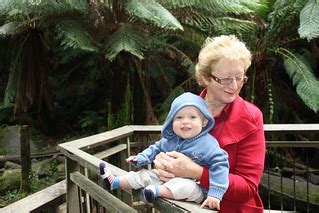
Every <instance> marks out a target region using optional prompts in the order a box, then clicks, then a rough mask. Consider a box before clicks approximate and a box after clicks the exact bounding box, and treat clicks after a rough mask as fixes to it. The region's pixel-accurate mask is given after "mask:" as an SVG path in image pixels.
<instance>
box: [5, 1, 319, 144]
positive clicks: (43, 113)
mask: <svg viewBox="0 0 319 213" xmlns="http://www.w3.org/2000/svg"><path fill="white" fill-rule="evenodd" d="M0 26H1V27H0V35H1V39H0V43H1V47H0V74H1V75H0V76H1V78H0V122H1V125H2V126H5V125H13V124H23V125H25V124H27V125H30V126H31V127H33V128H35V129H37V130H39V131H40V132H41V133H42V134H44V135H48V136H51V137H54V138H61V137H62V138H64V137H66V136H70V135H74V134H93V133H97V132H101V131H106V130H110V129H113V128H116V127H120V126H123V125H127V124H161V123H162V122H163V118H165V115H166V113H167V112H168V109H169V106H170V103H171V101H172V100H173V99H174V98H175V97H176V96H177V95H179V94H180V93H182V92H184V91H191V92H194V93H198V92H199V91H200V90H201V88H198V87H197V85H196V83H195V79H194V75H193V74H194V64H196V58H197V54H198V52H199V50H200V48H201V45H202V43H203V41H204V40H205V39H206V38H207V37H213V36H217V35H221V34H234V35H236V36H237V37H239V38H240V39H242V40H243V41H244V42H245V43H246V44H247V45H248V46H249V48H250V50H251V51H252V53H253V62H252V66H251V67H250V69H249V71H248V77H249V81H248V83H247V84H246V85H245V87H244V89H243V91H242V94H241V95H242V96H243V97H244V98H245V99H247V100H248V101H251V102H253V103H254V104H256V105H257V106H258V107H260V108H261V110H262V111H263V113H264V122H265V123H316V122H318V120H319V119H318V118H319V116H318V109H319V81H318V74H319V65H318V62H319V47H318V44H319V39H318V37H319V1H318V0H308V1H305V0H278V1H275V0H254V1H252V0H229V1H219V0H216V1H208V0H206V1H205V0H173V1H165V0H162V1H155V0H126V1H120V0H114V1H112V0H57V1H51V0H2V1H1V2H0Z"/></svg>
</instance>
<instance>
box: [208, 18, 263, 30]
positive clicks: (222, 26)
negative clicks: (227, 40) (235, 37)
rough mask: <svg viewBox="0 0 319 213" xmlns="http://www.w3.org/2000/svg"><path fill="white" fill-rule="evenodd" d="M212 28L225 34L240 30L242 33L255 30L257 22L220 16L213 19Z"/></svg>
mask: <svg viewBox="0 0 319 213" xmlns="http://www.w3.org/2000/svg"><path fill="white" fill-rule="evenodd" d="M213 28H214V29H213V30H214V31H217V32H224V33H227V34H229V33H232V32H235V31H240V32H242V33H244V32H251V31H255V30H256V29H257V24H256V22H254V21H249V20H242V19H237V18H231V17H222V18H217V19H215V20H214V22H213ZM225 30H226V32H225Z"/></svg>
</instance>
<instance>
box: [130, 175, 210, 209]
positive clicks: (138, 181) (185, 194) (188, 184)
mask: <svg viewBox="0 0 319 213" xmlns="http://www.w3.org/2000/svg"><path fill="white" fill-rule="evenodd" d="M124 177H125V178H126V179H127V181H128V182H129V184H130V185H131V186H132V188H133V189H140V188H144V187H146V186H148V185H162V186H165V187H166V188H168V189H169V190H170V191H171V192H172V194H173V197H174V199H175V200H186V201H194V202H196V203H200V202H202V201H203V199H204V194H203V191H202V189H201V188H200V187H199V185H198V184H196V182H195V181H194V180H190V179H187V178H173V179H171V180H169V181H167V182H163V181H161V180H160V179H159V176H158V174H157V172H156V170H146V169H143V170H140V171H138V172H129V173H128V174H127V175H125V176H124Z"/></svg>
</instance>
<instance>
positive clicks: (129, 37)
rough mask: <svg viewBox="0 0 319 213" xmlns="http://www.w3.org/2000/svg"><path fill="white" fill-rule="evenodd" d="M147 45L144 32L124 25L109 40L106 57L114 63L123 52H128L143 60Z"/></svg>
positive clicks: (106, 46)
mask: <svg viewBox="0 0 319 213" xmlns="http://www.w3.org/2000/svg"><path fill="white" fill-rule="evenodd" d="M147 43H148V40H147V37H146V36H145V35H144V34H143V33H142V32H139V31H136V30H134V29H133V28H132V27H131V26H130V25H129V24H123V25H122V26H120V28H119V29H118V30H117V31H116V32H114V33H113V34H112V35H111V36H110V37H109V39H108V40H107V43H106V45H105V50H106V53H105V57H106V58H107V59H109V60H110V61H113V60H114V59H115V57H116V56H117V55H118V54H119V53H120V52H121V51H126V52H129V53H131V54H133V55H135V56H136V57H138V58H139V59H143V58H144V54H143V52H144V51H145V50H146V48H147V46H148V45H147Z"/></svg>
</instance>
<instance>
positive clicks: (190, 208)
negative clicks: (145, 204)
mask: <svg viewBox="0 0 319 213" xmlns="http://www.w3.org/2000/svg"><path fill="white" fill-rule="evenodd" d="M164 201H166V202H167V204H169V205H167V207H168V209H166V208H167V207H165V206H163V205H161V206H160V210H161V211H162V210H163V212H168V211H169V209H170V210H174V211H171V212H176V207H177V208H178V209H179V212H199V213H214V212H218V211H215V210H212V209H208V208H201V207H200V205H199V204H197V203H193V202H185V201H178V200H171V199H165V198H162V201H160V202H163V203H164ZM174 206H176V207H174Z"/></svg>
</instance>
